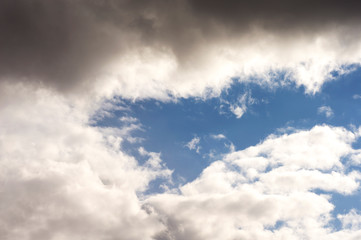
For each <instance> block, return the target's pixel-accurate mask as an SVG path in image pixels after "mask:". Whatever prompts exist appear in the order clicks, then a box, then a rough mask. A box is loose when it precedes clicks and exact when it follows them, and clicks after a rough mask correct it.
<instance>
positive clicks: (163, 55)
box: [0, 0, 361, 100]
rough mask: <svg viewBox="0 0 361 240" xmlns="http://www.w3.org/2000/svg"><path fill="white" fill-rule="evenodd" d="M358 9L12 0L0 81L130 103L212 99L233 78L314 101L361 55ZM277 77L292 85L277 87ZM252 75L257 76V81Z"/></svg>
mask: <svg viewBox="0 0 361 240" xmlns="http://www.w3.org/2000/svg"><path fill="white" fill-rule="evenodd" d="M359 7H360V4H359V2H358V1H349V2H348V3H347V4H344V3H341V2H336V1H334V2H332V3H330V2H327V4H326V2H323V1H316V2H312V4H311V3H304V2H303V1H292V3H291V2H289V1H284V0H279V1H274V2H272V4H270V3H269V2H268V1H264V0H262V1H258V2H257V4H253V3H250V2H239V1H233V0H227V1H226V2H222V3H220V2H217V1H202V0H177V1H175V2H172V3H165V2H164V1H158V0H156V1H151V2H150V1H144V0H136V1H128V0H125V1H113V0H110V1H101V2H99V1H85V0H78V1H71V0H65V1H60V2H54V1H46V0H31V1H26V0H19V1H16V2H15V1H11V0H4V1H1V4H0V9H1V10H0V15H1V16H2V17H1V18H0V36H1V38H0V52H1V53H2V54H1V56H0V79H1V81H7V82H14V81H21V82H31V83H32V84H33V85H40V86H42V85H45V86H47V87H51V88H53V89H57V90H58V91H60V92H62V93H67V94H69V93H73V94H74V93H75V94H82V95H86V96H89V95H90V96H91V97H92V98H94V96H95V97H103V96H106V97H109V96H112V95H114V94H117V95H120V96H122V97H125V98H131V99H144V98H157V99H161V100H166V99H169V98H171V97H191V96H201V97H207V96H213V95H217V94H219V93H220V92H221V91H222V90H223V89H224V88H226V87H227V86H229V85H230V84H231V82H232V81H231V77H239V79H240V81H253V82H257V83H259V84H261V85H266V86H283V85H285V84H289V83H295V84H296V85H297V86H304V87H305V89H306V92H308V93H315V92H317V91H319V90H320V88H321V86H322V84H323V83H324V82H326V81H330V80H332V79H334V77H333V73H334V72H338V74H345V73H347V72H348V71H349V70H350V68H348V67H347V65H349V64H359V63H360V57H361V44H360V41H359V39H360V34H361V30H360V24H359V23H360V16H359V14H358V12H357V11H356V9H358V8H359ZM278 73H282V74H283V75H284V76H286V77H285V79H283V80H281V81H280V80H277V77H275V76H278ZM250 77H252V78H250Z"/></svg>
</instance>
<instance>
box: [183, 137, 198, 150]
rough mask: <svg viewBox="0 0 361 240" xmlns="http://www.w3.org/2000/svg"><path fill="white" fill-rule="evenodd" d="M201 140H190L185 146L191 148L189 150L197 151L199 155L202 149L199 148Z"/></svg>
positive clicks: (196, 138)
mask: <svg viewBox="0 0 361 240" xmlns="http://www.w3.org/2000/svg"><path fill="white" fill-rule="evenodd" d="M199 142H200V138H199V137H194V138H193V139H192V140H190V141H189V142H188V143H187V144H186V145H185V146H186V147H187V148H189V150H196V152H197V153H199V151H200V149H201V147H200V146H199Z"/></svg>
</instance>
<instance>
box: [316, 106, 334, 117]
mask: <svg viewBox="0 0 361 240" xmlns="http://www.w3.org/2000/svg"><path fill="white" fill-rule="evenodd" d="M317 113H318V114H324V115H325V116H326V117H327V118H330V117H332V116H333V115H334V113H333V111H332V108H331V107H329V106H321V107H319V108H318V109H317Z"/></svg>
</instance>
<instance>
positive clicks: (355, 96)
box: [352, 94, 361, 99]
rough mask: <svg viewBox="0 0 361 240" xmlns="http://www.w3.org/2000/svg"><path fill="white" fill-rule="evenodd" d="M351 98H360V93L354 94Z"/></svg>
mask: <svg viewBox="0 0 361 240" xmlns="http://www.w3.org/2000/svg"><path fill="white" fill-rule="evenodd" d="M352 98H353V99H361V95H358V94H355V95H353V96H352Z"/></svg>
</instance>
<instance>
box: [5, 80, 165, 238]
mask: <svg viewBox="0 0 361 240" xmlns="http://www.w3.org/2000/svg"><path fill="white" fill-rule="evenodd" d="M0 92H1V94H2V97H3V98H2V99H3V100H7V99H11V101H8V102H7V104H6V105H5V106H2V107H1V108H0V115H1V118H0V182H1V185H0V192H1V196H0V236H1V239H4V240H15V239H29V240H32V239H39V240H41V239H44V240H45V239H56V240H63V239H64V240H65V239H68V240H70V239H82V238H86V239H104V240H105V239H129V240H130V239H132V240H138V239H152V236H153V235H154V234H156V233H157V232H158V231H160V230H161V229H162V228H163V226H162V224H161V223H160V222H159V221H158V219H157V218H156V217H155V216H152V215H149V214H148V213H147V212H146V211H145V210H144V209H142V207H141V206H142V202H141V200H140V199H139V198H138V194H140V193H141V192H143V191H144V190H146V189H147V185H148V184H149V182H150V181H151V180H153V179H155V178H157V177H162V178H168V177H169V176H170V174H171V171H170V170H168V169H167V168H166V167H164V166H163V165H164V164H163V163H162V162H161V160H160V158H159V156H158V155H157V154H155V153H146V156H145V158H147V157H149V159H148V160H147V161H146V163H145V164H144V165H139V164H138V162H137V161H136V159H134V158H133V157H131V156H129V155H127V154H125V153H124V152H123V151H122V148H121V142H122V141H123V140H125V139H127V137H128V135H129V131H130V130H129V129H126V130H124V131H123V129H118V131H116V130H117V129H111V130H109V129H104V128H98V127H90V126H89V125H88V116H87V115H86V114H84V113H83V112H81V111H79V110H78V109H76V108H74V107H73V106H72V105H71V104H70V103H69V102H68V100H67V99H65V98H63V97H61V96H59V95H54V92H52V91H48V90H44V89H41V90H39V89H34V88H33V89H32V88H31V87H27V86H24V85H20V84H18V85H16V86H14V85H12V86H7V87H4V86H3V87H2V88H1V90H0ZM14 94H18V96H19V97H18V98H17V99H16V101H15V100H12V99H13V96H14Z"/></svg>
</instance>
